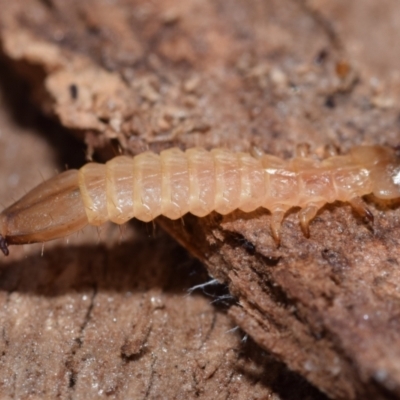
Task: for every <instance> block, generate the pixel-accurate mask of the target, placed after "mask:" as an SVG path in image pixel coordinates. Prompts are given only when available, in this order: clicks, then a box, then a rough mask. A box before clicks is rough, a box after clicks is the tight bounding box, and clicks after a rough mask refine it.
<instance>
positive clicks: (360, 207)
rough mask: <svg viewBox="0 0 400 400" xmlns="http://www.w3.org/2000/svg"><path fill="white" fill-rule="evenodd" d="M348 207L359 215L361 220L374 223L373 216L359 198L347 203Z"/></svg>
mask: <svg viewBox="0 0 400 400" xmlns="http://www.w3.org/2000/svg"><path fill="white" fill-rule="evenodd" d="M349 203H350V205H351V206H352V207H353V210H354V211H355V212H356V213H357V214H358V215H360V216H361V217H362V218H364V219H366V220H368V221H369V222H371V223H372V222H374V214H372V212H371V211H370V210H369V208H368V207H367V206H366V204H365V203H364V202H363V200H362V199H361V197H353V198H352V199H351V200H350V201H349Z"/></svg>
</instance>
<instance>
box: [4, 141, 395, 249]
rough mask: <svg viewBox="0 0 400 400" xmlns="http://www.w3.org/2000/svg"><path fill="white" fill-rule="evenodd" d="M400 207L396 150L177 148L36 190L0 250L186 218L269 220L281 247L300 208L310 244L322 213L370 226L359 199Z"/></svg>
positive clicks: (9, 224) (15, 215)
mask: <svg viewBox="0 0 400 400" xmlns="http://www.w3.org/2000/svg"><path fill="white" fill-rule="evenodd" d="M370 193H372V194H373V195H374V196H375V197H377V198H380V199H394V198H399V197H400V159H399V158H398V157H397V156H396V152H395V150H394V149H391V148H389V147H383V146H359V147H355V148H353V149H352V150H351V151H350V152H349V153H348V154H346V155H332V156H330V157H328V158H326V159H324V160H322V161H318V160H314V159H311V158H308V157H307V156H306V154H305V152H304V151H301V152H299V155H298V156H296V157H295V158H293V159H290V160H283V159H280V158H278V157H275V156H272V155H267V154H259V155H258V156H257V157H253V156H251V155H250V154H248V153H233V152H230V151H228V150H225V149H214V150H212V151H210V152H208V151H206V150H204V149H201V148H192V149H189V150H186V151H185V152H182V151H181V150H179V149H176V148H172V149H168V150H165V151H163V152H161V154H159V155H157V154H154V153H151V152H146V153H142V154H140V155H138V156H136V157H133V158H131V157H126V156H119V157H116V158H114V159H112V160H111V161H109V162H107V163H106V164H105V165H103V164H97V163H89V164H86V165H85V166H84V167H82V168H81V169H80V170H79V171H78V170H70V171H66V172H63V173H61V174H60V175H58V176H56V177H54V178H52V179H50V180H48V181H46V182H44V183H42V184H40V185H39V186H37V187H36V188H34V189H33V190H32V191H30V192H29V193H28V194H26V195H25V196H24V197H22V198H21V199H20V200H19V201H17V202H16V203H14V204H13V205H11V206H10V207H8V208H6V209H5V210H4V211H3V212H2V213H1V214H0V250H1V251H2V252H3V253H4V254H5V255H7V254H8V245H10V244H23V243H34V242H45V241H49V240H52V239H56V238H60V237H64V236H67V235H69V234H71V233H73V232H76V231H78V230H80V229H82V228H83V227H84V226H86V225H87V224H91V225H95V226H99V225H101V224H103V223H104V222H106V221H112V222H115V223H116V224H123V223H125V222H126V221H128V220H129V219H131V218H137V219H139V220H141V221H145V222H148V221H151V220H153V219H154V218H156V217H157V216H159V215H164V216H166V217H168V218H171V219H177V218H180V217H181V216H183V215H185V214H186V213H188V212H190V213H192V214H194V215H196V216H198V217H203V216H205V215H207V214H209V213H210V212H212V211H216V212H218V213H220V214H228V213H230V212H232V211H234V210H235V209H240V210H242V211H245V212H251V211H253V210H255V209H257V208H259V207H263V208H266V209H268V210H270V212H271V214H272V217H271V233H272V235H273V237H274V238H275V240H276V241H277V243H279V240H280V226H281V223H282V220H283V218H284V216H285V214H286V212H287V211H288V210H289V209H290V208H292V207H300V208H301V210H300V212H299V222H300V225H301V228H302V230H303V232H304V234H305V235H306V236H308V235H309V231H308V229H309V228H308V227H309V223H310V221H311V220H312V219H313V218H314V217H315V215H316V214H317V212H318V210H319V209H320V208H321V207H322V206H323V205H324V204H326V203H332V202H334V201H337V200H339V201H342V202H349V203H350V204H351V206H352V207H353V208H354V210H355V211H356V212H358V213H359V214H360V215H361V216H363V217H364V218H366V219H368V220H370V221H372V220H373V215H372V213H371V212H370V211H369V210H368V208H367V207H366V205H365V204H364V202H363V201H362V199H361V197H362V196H364V195H367V194H370Z"/></svg>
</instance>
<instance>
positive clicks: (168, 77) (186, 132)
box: [0, 0, 400, 399]
mask: <svg viewBox="0 0 400 400" xmlns="http://www.w3.org/2000/svg"><path fill="white" fill-rule="evenodd" d="M10 3H11V2H6V1H2V2H0V4H1V7H2V14H1V16H0V30H1V31H0V35H1V36H0V37H1V42H2V49H3V53H4V55H5V57H6V59H7V60H8V62H9V63H10V65H11V67H12V68H13V69H15V70H18V71H19V73H20V74H22V76H23V77H24V78H25V79H27V80H28V81H29V82H30V83H31V85H32V87H33V90H32V96H33V99H34V100H35V102H36V104H38V105H39V106H40V107H41V108H42V109H43V110H44V111H45V112H46V113H48V114H49V115H53V116H56V117H57V119H58V121H60V122H61V124H62V125H63V126H64V127H66V128H68V129H70V130H73V131H74V132H75V134H77V135H78V137H80V138H82V139H84V140H85V142H86V144H87V145H88V154H89V155H92V153H93V151H94V150H97V151H99V152H100V154H101V156H102V157H103V158H108V157H110V154H111V153H112V147H113V145H114V151H115V150H117V151H123V152H126V153H129V154H136V153H138V152H139V151H141V150H144V149H147V148H151V149H152V150H155V151H157V150H160V149H164V148H167V147H171V146H174V145H175V146H180V147H182V148H188V147H192V146H195V145H201V146H203V147H206V148H212V147H217V146H226V147H229V148H230V149H232V150H241V151H248V150H249V149H250V148H251V146H253V145H256V146H258V147H260V148H262V149H264V150H267V151H268V152H269V153H273V154H276V155H278V156H281V157H288V156H290V155H292V154H293V151H294V148H295V145H296V144H298V143H300V142H308V143H310V144H311V146H312V149H313V151H314V152H315V153H316V154H317V155H321V150H322V148H323V146H324V145H326V144H333V145H335V146H337V147H338V148H340V149H341V150H343V151H346V150H348V149H349V148H350V147H351V146H353V145H358V144H385V145H389V146H397V145H398V144H399V138H400V135H399V124H398V115H399V109H398V106H397V104H398V100H399V97H400V91H399V88H400V85H399V83H400V80H399V79H400V78H399V76H398V74H397V73H396V69H397V64H396V63H397V58H396V57H395V56H394V53H395V52H394V51H393V49H395V48H396V45H397V42H398V41H399V40H400V32H399V31H398V30H396V29H397V28H394V27H395V26H396V24H390V23H388V21H396V18H398V17H399V15H400V6H399V5H398V4H397V2H395V1H394V0H385V1H384V2H379V6H378V5H377V4H376V2H373V0H368V1H365V2H363V4H362V5H360V4H359V3H360V2H352V3H349V2H345V1H342V0H340V1H337V0H335V1H325V2H322V1H312V2H311V1H295V0H285V1H281V0H274V1H257V0H252V1H241V0H231V1H225V0H224V1H222V0H221V1H203V2H196V1H186V2H183V3H182V2H178V1H176V0H169V1H159V2H154V3H150V2H147V1H139V0H135V1H134V0H131V1H128V0H127V1H117V2H114V3H108V2H105V1H104V2H103V1H100V0H98V1H94V0H93V1H87V2H77V1H76V2H75V1H71V2H68V5H66V3H65V2H61V1H55V0H54V1H46V2H44V1H42V2H39V1H34V0H30V1H24V2H19V1H15V2H12V4H10ZM360 7H362V9H361V8H360ZM371 26H373V29H371ZM393 30H394V31H393ZM372 32H373V33H374V35H373V36H372ZM115 145H117V146H115ZM367 200H368V202H369V206H370V207H371V209H372V211H373V213H374V214H375V223H374V226H373V229H371V228H370V227H368V226H367V225H365V224H364V222H363V221H361V220H360V219H359V218H357V216H356V215H354V214H353V213H352V212H351V210H350V208H349V207H348V206H346V205H343V204H339V203H338V204H334V205H333V206H329V207H325V208H324V209H323V210H322V211H321V212H320V213H319V215H318V217H317V219H316V220H315V221H314V222H313V223H312V224H311V227H310V228H311V229H310V231H311V237H310V239H306V238H305V237H304V235H302V233H301V231H300V228H299V227H298V226H297V224H296V222H295V220H296V215H295V214H294V213H293V214H291V215H289V216H288V218H287V219H286V221H285V223H284V225H283V230H282V243H281V246H280V248H277V247H276V244H275V242H274V240H273V239H272V237H271V235H270V232H269V229H268V226H269V219H270V215H269V214H268V212H262V211H255V212H253V213H251V214H244V213H240V212H235V213H232V214H230V215H228V216H225V217H221V216H218V215H216V214H213V215H211V216H210V217H207V218H203V219H198V218H195V217H192V216H188V217H186V218H184V221H183V223H182V221H178V222H174V223H173V222H170V221H167V220H166V219H160V221H159V222H160V223H161V225H162V226H163V227H164V228H165V229H166V230H167V231H168V232H170V233H171V234H172V235H173V236H174V237H175V238H176V239H177V240H178V241H179V242H180V243H182V244H183V245H184V246H185V247H186V248H187V249H188V250H190V251H191V252H192V253H193V254H194V255H195V256H197V257H198V258H199V259H200V260H202V261H203V262H204V263H205V265H206V266H207V268H208V271H209V273H210V274H211V275H212V276H213V277H215V278H216V279H218V280H219V281H221V282H223V283H226V284H227V285H228V287H229V291H230V293H231V295H233V296H235V298H236V300H237V302H236V303H235V305H233V306H231V307H230V309H229V314H230V315H231V317H232V318H233V320H234V321H235V323H236V324H238V325H239V326H240V327H241V328H242V329H243V331H244V332H246V333H248V334H249V335H250V336H251V337H252V338H253V339H254V340H255V341H256V342H257V343H258V344H259V345H260V346H261V347H263V348H264V349H266V350H267V351H268V352H269V353H272V354H273V355H274V356H275V357H276V358H277V359H278V360H280V361H283V362H284V363H285V364H286V365H287V366H288V367H289V368H290V369H291V370H293V371H295V372H297V373H299V374H301V375H302V376H304V377H305V378H306V379H307V380H309V381H310V382H311V383H312V384H314V385H315V386H317V387H318V388H319V389H321V390H322V391H324V392H325V393H326V394H327V395H328V396H330V397H332V398H341V399H355V398H360V399H361V398H377V399H378V398H400V361H399V360H400V340H399V339H400V336H399V333H398V332H399V319H398V315H399V313H400V299H399V294H398V282H400V272H399V268H398V266H399V265H398V264H399V260H400V250H399V242H400V224H399V222H400V206H399V203H398V202H397V203H396V202H394V203H391V204H384V203H380V202H377V201H375V200H374V199H373V198H369V199H367ZM74 251H75V250H74ZM76 251H77V252H78V253H79V252H80V251H81V250H79V248H77V249H76ZM83 251H87V250H85V249H84V250H83ZM116 251H117V252H118V251H121V252H123V251H126V248H125V247H123V248H122V249H121V250H116ZM55 254H56V253H55ZM101 254H103V255H102V257H106V256H105V255H104V253H101ZM164 257H165V255H164ZM103 262H104V261H101V260H100V261H99V263H100V264H102V263H103ZM16 265H21V264H16ZM22 265H25V266H26V264H22ZM88 265H94V264H91V263H90V264H88ZM96 265H98V264H97V263H96ZM19 268H24V267H23V266H22V267H19ZM88 268H89V271H90V268H92V267H86V270H87V271H88ZM93 268H100V267H98V266H96V267H93ZM43 273H44V272H43ZM102 273H103V274H107V272H105V271H102ZM171 273H173V272H171ZM59 274H61V275H60V277H59V279H61V280H62V279H67V278H68V277H64V278H63V276H62V273H61V272H59ZM129 279H131V280H134V279H135V278H132V277H131V278H129ZM49 282H53V284H55V283H54V282H57V280H49ZM83 282H84V281H83ZM128 286H129V285H128ZM156 286H157V284H156ZM70 287H71V285H70ZM124 287H125V286H124ZM157 287H158V286H157ZM111 288H113V289H117V291H118V290H119V292H120V293H122V292H124V290H125V289H122V290H121V289H119V288H120V287H119V284H115V285H114V286H112V285H111ZM109 289H110V286H108V285H104V286H102V285H100V286H96V287H95V289H93V290H92V293H96V296H100V297H101V296H106V292H107V290H109ZM11 290H14V291H16V292H17V293H20V292H21V291H22V293H24V290H23V289H21V287H19V286H18V282H15V283H13V284H9V285H8V286H7V285H5V286H4V293H5V294H4V296H5V298H8V299H11V300H12V295H10V294H7V293H8V291H11ZM18 290H19V291H20V292H18ZM47 290H50V289H47ZM77 290H78V291H79V289H77ZM153 290H154V289H153ZM31 291H32V289H29V290H26V292H28V293H31ZM33 292H34V293H35V294H36V295H40V294H41V293H42V292H41V291H40V290H37V291H36V290H34V291H33ZM146 293H147V294H146V295H145V298H146V299H148V301H147V302H146V301H144V302H143V304H144V305H143V307H144V308H146V307H150V308H146V310H147V311H146V312H148V313H149V312H152V311H151V310H153V309H152V308H151V307H153V306H152V305H151V299H152V297H151V295H150V294H148V293H149V292H146ZM93 296H94V295H92V297H93ZM146 296H147V297H146ZM149 299H150V300H149ZM36 301H38V302H40V298H38V299H37V300H36ZM57 301H60V302H61V301H62V299H60V297H57ZM81 301H82V302H84V301H89V300H87V299H86V300H83V299H82V300H81ZM148 302H150V303H149V304H150V305H146V304H147V303H148ZM89 303H90V301H89ZM90 304H92V306H90V307H89V310H91V309H92V308H91V307H93V304H95V303H93V302H92V303H90ZM27 307H28V308H27V309H29V307H34V306H28V305H27ZM37 307H40V306H39V305H38V306H37ZM76 307H77V308H76V310H80V308H79V307H78V306H76ZM107 307H112V306H106V301H105V300H104V305H103V306H101V307H100V306H99V307H95V308H94V309H96V310H97V311H98V313H99V314H98V315H97V316H95V315H90V321H94V322H93V323H94V324H98V325H100V324H102V321H101V318H107ZM126 307H127V306H126ZM171 307H172V306H171ZM185 307H189V306H187V305H186V306H185ZM50 309H51V308H50ZM82 309H83V310H84V309H86V310H88V308H87V307H86V308H85V307H83V308H82ZM155 309H157V307H155ZM31 312H32V309H31ZM80 312H82V310H81V311H80ZM91 312H92V311H90V313H91ZM119 312H121V313H122V314H121V315H125V313H123V312H122V311H119ZM137 312H139V311H137ZM187 312H190V311H187ZM133 319H134V317H133ZM85 321H86V322H85ZM87 322H88V318H87V316H86V317H85V315H83V316H82V322H81V324H80V325H79V326H78V328H76V329H78V330H79V329H83V330H84V331H86V328H85V327H86V324H87ZM129 324H132V322H129V323H127V325H126V326H129ZM96 326H97V325H96ZM111 326H112V324H111V325H110V322H109V323H107V324H106V325H105V328H104V329H105V330H104V335H106V333H105V332H107V330H108V329H111ZM117 326H118V325H117ZM176 326H179V324H178V325H176ZM82 327H83V328H82ZM92 329H93V331H90V330H89V331H87V333H86V335H87V336H85V340H84V341H83V343H84V346H83V349H85V350H82V349H81V347H80V346H81V343H80V342H79V341H78V343H77V344H76V343H75V344H74V341H73V340H72V345H71V346H70V347H71V348H72V349H73V351H72V352H71V353H70V356H69V358H68V357H67V359H66V360H65V365H67V366H68V371H73V372H70V375H69V376H70V377H71V376H72V378H70V379H72V380H70V383H71V382H72V384H71V387H74V386H75V381H76V382H79V384H81V385H83V386H80V389H82V390H84V382H85V379H86V378H85V377H86V375H85V366H86V365H89V363H90V362H89V361H86V360H92V359H93V358H90V357H88V358H85V357H86V355H82V352H83V351H86V352H88V350H87V347H85V346H86V344H87V343H89V344H90V343H91V344H92V346H93V352H95V350H96V340H97V338H98V336H96V335H97V331H96V330H95V329H94V328H92ZM155 331H156V329H153V328H151V329H150V328H149V327H148V326H147V325H146V324H145V323H144V322H143V326H141V327H139V328H138V329H137V332H141V333H140V334H139V333H137V335H139V336H140V338H137V339H134V342H135V343H134V344H132V343H131V340H132V339H129V337H130V335H129V333H127V332H129V329H128V330H126V331H124V330H123V329H122V332H124V333H123V335H125V336H124V337H126V338H127V339H126V340H128V342H129V343H131V344H129V345H127V347H123V348H124V349H125V348H131V347H132V346H133V347H132V348H133V350H132V351H128V353H127V355H126V354H125V353H124V354H125V358H124V359H125V360H126V357H127V359H129V360H130V361H132V360H134V359H135V361H136V354H138V352H139V353H140V350H138V348H139V349H140V348H141V345H140V343H144V342H146V343H147V341H148V342H149V343H151V344H149V345H150V346H155V345H154V343H155V341H156V339H155V338H154V339H152V340H154V342H152V341H151V340H150V339H146V337H147V336H146V335H151V332H155ZM5 332H10V328H8V329H6V330H5ZM91 332H92V333H91ZM148 332H150V333H148ZM192 332H196V328H193V331H192ZM7 334H8V333H7ZM194 334H195V333H194ZM90 335H92V336H90ZM99 335H100V334H99ZM3 336H4V335H3ZM74 337H75V336H74ZM78 337H79V335H78ZM7 340H8V339H7V337H6V336H5V339H4V341H5V342H6V341H7ZM68 340H69V341H70V343H71V338H66V339H65V341H67V342H68ZM102 340H104V339H102ZM220 340H221V341H225V340H226V339H225V338H222V339H220ZM61 342H62V341H60V343H61ZM116 342H117V343H120V342H121V340H120V339H119V341H118V340H116ZM137 343H139V345H138V344H137ZM97 346H98V345H97ZM232 346H233V347H234V345H232ZM43 349H45V347H43ZM61 349H62V347H61ZM41 351H45V350H41ZM93 352H89V353H90V354H91V355H93ZM71 354H72V355H71ZM154 354H158V353H154ZM225 354H227V353H225ZM94 358H96V357H94ZM77 360H85V362H87V364H85V363H84V364H82V361H80V362H78V361H77ZM110 360H111V361H110V365H112V362H113V361H112V360H114V361H115V359H112V358H110ZM152 360H153V361H152ZM154 360H158V358H157V357H155V358H153V359H152V358H151V357H150V358H145V361H144V362H146V363H149V365H150V367H149V368H150V370H154V369H152V368H153V366H154V364H151V363H152V362H156V361H154ZM43 365H44V364H43ZM121 365H122V364H121ZM129 365H131V367H132V368H136V367H135V366H132V363H130V364H129ZM110 368H116V367H115V365H114V366H112V367H110ZM121 368H122V367H121ZM143 368H145V369H144V370H143V371H146V372H144V373H148V370H147V369H146V367H143ZM104 371H106V370H102V371H101V373H100V372H99V374H98V375H97V378H96V379H100V378H98V377H99V376H100V375H101V374H106V372H104ZM160 371H161V370H158V372H157V373H158V374H161V372H160ZM224 371H226V370H224ZM31 373H32V374H34V373H35V372H34V371H32V372H31ZM74 374H75V375H74ZM206 375H207V374H206ZM211 375H212V373H211ZM211 375H207V376H211ZM110 376H111V375H110ZM113 376H114V377H115V376H116V375H113ZM117 376H118V377H119V378H118V379H121V376H123V374H122V373H121V374H120V375H118V374H117ZM107 378H108V376H105V375H104V376H103V378H102V379H101V382H102V383H103V387H104V382H108V381H107ZM115 379H117V378H115ZM153 379H154V378H152V379H151V381H152V382H153ZM91 383H92V384H93V382H91ZM121 385H122V383H120V382H117V380H114V381H113V382H112V383H110V385H109V386H107V385H105V386H107V387H109V388H111V389H104V390H106V391H107V390H110V393H111V394H114V395H115V396H118V394H120V395H121V393H122V391H121V392H119V393H117V392H115V390H116V389H115V388H121V387H122V386H123V385H122V386H121ZM17 386H18V385H17ZM228 386H229V385H227V386H226V387H228ZM60 387H61V386H60ZM113 388H114V389H113ZM241 388H242V390H244V391H245V390H247V388H248V387H245V386H242V387H241ZM62 390H64V389H59V392H60V393H61V391H62ZM119 390H121V389H119ZM63 393H64V392H63ZM126 393H127V392H126ZM130 393H133V392H130ZM144 393H145V394H146V391H145V392H144ZM149 393H150V392H147V395H148V397H151V396H152V395H153V396H155V394H154V393H155V392H151V393H150V394H149ZM157 393H161V392H157ZM177 393H178V392H175V394H171V397H174V396H175V397H177V396H178V395H177ZM193 393H195V392H191V394H193ZM204 393H205V392H204ZM204 393H203V392H202V393H201V395H203V396H206V394H204ZM229 393H232V392H229ZM265 393H266V392H265ZM265 393H264V394H261V395H265ZM230 396H231V398H235V397H234V395H232V394H230ZM313 396H318V394H315V393H314V394H313ZM226 397H229V395H226ZM246 398H248V397H246Z"/></svg>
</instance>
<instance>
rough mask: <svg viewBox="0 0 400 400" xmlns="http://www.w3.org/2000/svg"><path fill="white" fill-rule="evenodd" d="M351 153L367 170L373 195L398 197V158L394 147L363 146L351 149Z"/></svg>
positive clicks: (399, 166)
mask: <svg viewBox="0 0 400 400" xmlns="http://www.w3.org/2000/svg"><path fill="white" fill-rule="evenodd" d="M351 155H352V157H353V159H354V160H355V161H356V163H357V164H359V165H361V166H362V167H364V168H366V169H368V170H369V172H370V177H371V183H372V193H373V194H374V196H376V197H377V198H379V199H385V200H391V199H397V198H400V158H399V156H398V154H396V151H395V150H394V149H391V148H389V147H383V146H365V147H364V146H363V147H356V148H355V149H353V150H352V151H351Z"/></svg>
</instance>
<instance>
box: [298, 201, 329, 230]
mask: <svg viewBox="0 0 400 400" xmlns="http://www.w3.org/2000/svg"><path fill="white" fill-rule="evenodd" d="M323 205H324V203H310V204H308V205H307V206H306V207H304V208H303V209H302V210H301V211H300V212H299V221H300V226H301V229H302V231H303V233H304V236H306V237H310V228H309V225H310V222H311V221H312V220H313V219H314V218H315V216H316V215H317V212H318V210H319V209H320V208H321V207H322V206H323Z"/></svg>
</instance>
